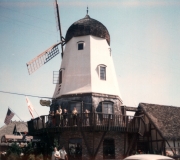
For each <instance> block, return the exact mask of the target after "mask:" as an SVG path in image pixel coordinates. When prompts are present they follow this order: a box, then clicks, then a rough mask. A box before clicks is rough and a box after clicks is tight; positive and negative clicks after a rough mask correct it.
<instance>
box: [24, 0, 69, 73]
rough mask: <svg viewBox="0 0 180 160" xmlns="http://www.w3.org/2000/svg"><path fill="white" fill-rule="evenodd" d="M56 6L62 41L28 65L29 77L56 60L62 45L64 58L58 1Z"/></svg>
mask: <svg viewBox="0 0 180 160" xmlns="http://www.w3.org/2000/svg"><path fill="white" fill-rule="evenodd" d="M55 6H56V13H57V20H58V28H59V32H60V41H61V42H59V43H57V44H54V45H53V46H51V47H50V48H48V49H47V50H45V51H44V52H42V53H41V54H40V55H38V56H37V57H35V58H34V59H32V60H31V61H29V62H28V63H26V65H27V68H28V72H29V75H30V74H32V73H33V72H35V71H36V70H37V69H39V68H40V67H41V66H42V65H43V64H46V63H47V62H48V61H50V60H51V59H52V58H54V57H55V56H56V55H58V54H59V49H58V45H59V44H60V45H61V51H62V52H61V57H62V58H63V46H64V45H65V43H66V42H65V39H64V37H63V36H62V31H61V23H60V16H59V7H58V3H57V0H55Z"/></svg>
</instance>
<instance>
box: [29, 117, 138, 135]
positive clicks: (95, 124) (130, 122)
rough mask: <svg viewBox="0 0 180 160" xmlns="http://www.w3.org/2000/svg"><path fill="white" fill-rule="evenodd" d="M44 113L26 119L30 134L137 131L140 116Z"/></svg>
mask: <svg viewBox="0 0 180 160" xmlns="http://www.w3.org/2000/svg"><path fill="white" fill-rule="evenodd" d="M66 118H67V119H65V117H63V115H55V116H50V115H44V116H40V117H38V118H35V119H32V120H30V121H28V130H29V133H30V134H31V135H39V134H42V133H44V132H48V133H58V132H63V131H88V132H89V131H118V132H131V133H133V132H134V133H135V132H138V131H139V128H140V123H141V117H133V116H122V115H114V114H102V113H88V114H87V113H82V114H78V115H77V116H74V115H72V114H68V115H67V117H66Z"/></svg>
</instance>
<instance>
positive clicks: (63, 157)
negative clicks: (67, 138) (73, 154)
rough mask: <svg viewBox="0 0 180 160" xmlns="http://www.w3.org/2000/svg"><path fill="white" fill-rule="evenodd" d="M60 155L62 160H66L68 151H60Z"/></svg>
mask: <svg viewBox="0 0 180 160" xmlns="http://www.w3.org/2000/svg"><path fill="white" fill-rule="evenodd" d="M59 153H60V157H61V159H65V156H66V154H67V153H66V151H65V150H62V149H60V150H59Z"/></svg>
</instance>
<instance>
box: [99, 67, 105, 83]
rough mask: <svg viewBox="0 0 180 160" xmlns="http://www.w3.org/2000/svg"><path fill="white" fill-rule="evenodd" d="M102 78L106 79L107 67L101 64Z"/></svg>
mask: <svg viewBox="0 0 180 160" xmlns="http://www.w3.org/2000/svg"><path fill="white" fill-rule="evenodd" d="M100 79H101V80H106V67H105V66H100Z"/></svg>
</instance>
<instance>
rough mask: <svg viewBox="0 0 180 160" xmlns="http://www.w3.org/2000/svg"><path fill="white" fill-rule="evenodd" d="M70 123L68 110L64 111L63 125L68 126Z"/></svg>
mask: <svg viewBox="0 0 180 160" xmlns="http://www.w3.org/2000/svg"><path fill="white" fill-rule="evenodd" d="M67 123H68V112H67V109H64V113H63V125H64V126H67Z"/></svg>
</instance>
